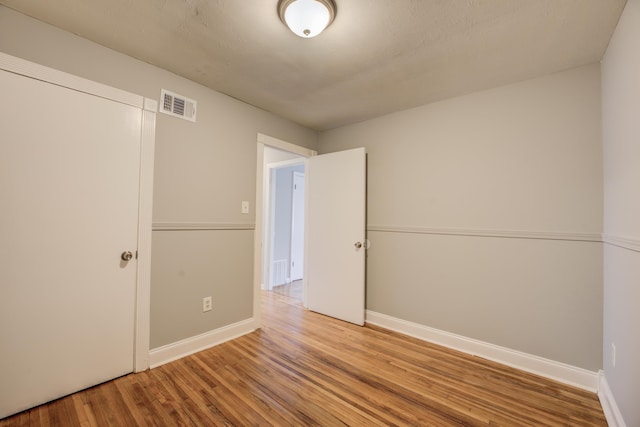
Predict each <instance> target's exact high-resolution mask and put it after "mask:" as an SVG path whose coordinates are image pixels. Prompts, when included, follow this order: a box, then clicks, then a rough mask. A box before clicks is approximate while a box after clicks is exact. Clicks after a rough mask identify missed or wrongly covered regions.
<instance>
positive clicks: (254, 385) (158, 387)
mask: <svg viewBox="0 0 640 427" xmlns="http://www.w3.org/2000/svg"><path fill="white" fill-rule="evenodd" d="M263 318H264V320H263V323H264V325H263V328H262V329H261V330H259V331H256V332H255V333H252V334H250V335H246V336H244V337H241V338H238V339H236V340H233V341H230V342H227V343H225V344H222V345H219V346H217V347H214V348H212V349H209V350H205V351H202V352H200V353H197V354H194V355H192V356H189V357H186V358H184V359H181V360H178V361H176V362H173V363H169V364H167V365H164V366H161V367H159V368H156V369H152V370H150V371H146V372H143V373H139V374H131V375H127V376H124V377H121V378H118V379H115V380H113V381H110V382H108V383H105V384H102V385H98V386H96V387H93V388H90V389H88V390H85V391H82V392H79V393H76V394H73V395H71V396H67V397H64V398H62V399H59V400H56V401H54V402H51V403H49V404H46V405H42V406H39V407H37V408H34V409H31V410H29V411H25V412H22V413H20V414H17V415H15V416H13V417H9V418H6V419H4V420H0V426H2V427H5V426H23V425H24V426H78V425H79V426H110V425H113V426H136V425H141V426H146V425H149V426H153V425H157V426H173V425H206V426H208V425H227V426H230V425H233V426H247V425H259V426H262V425H276V426H287V425H305V426H307V425H321V426H334V425H351V426H369V425H412V426H418V425H420V426H450V425H458V426H459V425H468V426H481V425H495V426H498V425H500V426H541V425H551V426H567V425H570V426H606V422H605V419H604V415H603V413H602V409H601V407H600V404H599V403H598V399H597V397H596V395H594V394H592V393H588V392H585V391H583V390H579V389H576V388H572V387H568V386H564V385H561V384H558V383H555V382H553V381H550V380H547V379H544V378H541V377H538V376H535V375H531V374H528V373H524V372H521V371H518V370H515V369H511V368H508V367H505V366H502V365H499V364H496V363H493V362H489V361H486V360H483V359H481V358H478V357H473V356H469V355H466V354H463V353H459V352H456V351H452V350H449V349H446V348H443V347H439V346H436V345H432V344H428V343H425V342H422V341H419V340H416V339H413V338H408V337H405V336H402V335H399V334H396V333H393V332H390V331H387V330H384V329H381V328H377V327H369V326H367V327H364V328H362V327H357V326H353V325H350V324H347V323H344V322H340V321H338V320H335V319H331V318H327V317H324V316H321V315H318V314H315V313H312V312H308V311H305V310H303V309H302V308H301V306H300V303H299V301H296V300H293V299H291V298H289V297H287V296H284V295H278V294H275V293H265V294H264V295H263Z"/></svg>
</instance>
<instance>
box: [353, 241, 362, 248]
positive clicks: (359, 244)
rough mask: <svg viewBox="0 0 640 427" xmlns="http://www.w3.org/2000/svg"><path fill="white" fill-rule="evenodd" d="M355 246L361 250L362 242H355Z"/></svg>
mask: <svg viewBox="0 0 640 427" xmlns="http://www.w3.org/2000/svg"><path fill="white" fill-rule="evenodd" d="M353 246H355V247H356V249H360V248H361V247H362V242H355V243H354V244H353Z"/></svg>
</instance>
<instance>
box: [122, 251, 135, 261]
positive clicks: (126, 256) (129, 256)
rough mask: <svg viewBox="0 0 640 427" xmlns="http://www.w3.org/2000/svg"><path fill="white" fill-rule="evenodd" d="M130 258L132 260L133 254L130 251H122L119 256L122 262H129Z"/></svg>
mask: <svg viewBox="0 0 640 427" xmlns="http://www.w3.org/2000/svg"><path fill="white" fill-rule="evenodd" d="M132 258H133V254H132V253H131V251H124V252H122V254H121V255H120V259H121V260H123V261H131V259H132Z"/></svg>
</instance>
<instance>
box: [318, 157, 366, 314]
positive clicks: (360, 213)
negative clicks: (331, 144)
mask: <svg viewBox="0 0 640 427" xmlns="http://www.w3.org/2000/svg"><path fill="white" fill-rule="evenodd" d="M307 175H308V181H307V183H308V187H307V189H306V191H307V195H308V213H307V227H306V236H307V237H306V238H307V253H308V255H307V256H306V258H305V268H306V269H305V278H306V280H307V294H308V295H307V304H308V307H309V309H310V310H313V311H316V312H318V313H322V314H326V315H328V316H331V317H335V318H338V319H342V320H345V321H348V322H351V323H355V324H358V325H363V324H364V310H365V307H364V304H365V301H364V298H365V247H364V244H363V243H364V241H365V209H366V154H365V149H364V148H357V149H353V150H347V151H340V152H337V153H330V154H324V155H321V156H316V157H311V158H310V159H309V163H308V168H307ZM357 243H361V244H363V246H362V247H360V248H358V247H356V244H357Z"/></svg>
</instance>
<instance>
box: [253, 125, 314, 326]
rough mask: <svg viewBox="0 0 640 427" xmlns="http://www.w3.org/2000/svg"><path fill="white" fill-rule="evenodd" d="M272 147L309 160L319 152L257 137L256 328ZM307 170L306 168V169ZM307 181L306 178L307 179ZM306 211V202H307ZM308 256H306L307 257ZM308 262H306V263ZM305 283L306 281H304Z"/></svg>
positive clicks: (254, 292)
mask: <svg viewBox="0 0 640 427" xmlns="http://www.w3.org/2000/svg"><path fill="white" fill-rule="evenodd" d="M265 147H271V148H276V149H278V150H282V151H287V152H289V153H293V154H297V155H299V156H301V157H305V158H309V157H312V156H316V155H317V154H318V152H317V151H315V150H311V149H309V148H306V147H302V146H299V145H295V144H292V143H290V142H287V141H283V140H281V139H277V138H273V137H271V136H268V135H265V134H262V133H258V135H257V156H256V201H255V212H256V227H255V232H254V245H253V320H254V322H255V326H256V328H259V327H260V325H261V324H262V321H261V317H262V316H261V310H260V299H261V291H262V289H261V282H262V267H263V259H262V255H263V254H262V244H263V235H262V234H263V230H264V224H263V218H264V208H263V203H264V192H265V189H264V185H265V179H264V173H265V168H264V148H265ZM305 169H306V168H305ZM305 179H306V177H305ZM305 210H306V200H305ZM305 256H306V255H305ZM305 262H306V261H305ZM303 281H304V279H303Z"/></svg>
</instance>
